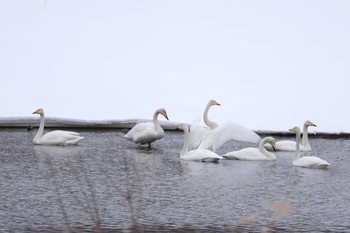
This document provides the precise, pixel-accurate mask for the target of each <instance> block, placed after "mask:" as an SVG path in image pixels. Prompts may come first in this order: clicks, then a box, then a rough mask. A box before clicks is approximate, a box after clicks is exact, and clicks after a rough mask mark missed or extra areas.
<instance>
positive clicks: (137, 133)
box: [124, 108, 169, 147]
mask: <svg viewBox="0 0 350 233" xmlns="http://www.w3.org/2000/svg"><path fill="white" fill-rule="evenodd" d="M159 114H161V115H163V116H164V117H165V118H166V119H167V120H169V118H168V115H167V113H166V111H165V109H164V108H160V109H157V110H156V111H155V112H154V114H153V121H152V122H144V123H138V124H136V125H135V126H134V127H132V129H130V131H129V132H128V133H127V134H125V135H124V138H126V139H129V140H131V141H133V142H135V143H138V144H140V145H144V144H148V147H151V143H152V142H154V141H156V140H158V139H161V138H163V136H164V130H163V129H162V127H160V125H159V122H158V115H159Z"/></svg>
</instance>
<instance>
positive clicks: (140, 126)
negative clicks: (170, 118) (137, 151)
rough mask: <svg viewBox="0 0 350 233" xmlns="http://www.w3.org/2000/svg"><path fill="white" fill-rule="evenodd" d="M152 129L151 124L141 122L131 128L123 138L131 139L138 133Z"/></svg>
mask: <svg viewBox="0 0 350 233" xmlns="http://www.w3.org/2000/svg"><path fill="white" fill-rule="evenodd" d="M152 127H154V125H153V123H152V122H143V123H138V124H136V125H135V126H134V127H132V128H131V129H130V130H129V132H128V133H127V134H125V135H124V137H125V138H129V139H132V138H133V137H134V136H135V135H137V134H139V133H140V132H143V131H146V130H148V129H149V128H152Z"/></svg>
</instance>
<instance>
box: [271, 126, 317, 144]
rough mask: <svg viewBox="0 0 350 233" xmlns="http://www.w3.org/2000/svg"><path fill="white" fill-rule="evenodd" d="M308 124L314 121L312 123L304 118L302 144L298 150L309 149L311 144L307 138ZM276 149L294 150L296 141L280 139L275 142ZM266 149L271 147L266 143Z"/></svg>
mask: <svg viewBox="0 0 350 233" xmlns="http://www.w3.org/2000/svg"><path fill="white" fill-rule="evenodd" d="M309 126H315V127H316V125H315V124H314V123H312V122H311V121H309V120H306V121H305V123H304V126H303V144H301V145H300V151H311V146H310V143H309V138H308V128H309ZM275 148H276V151H295V148H296V143H295V141H291V140H282V141H278V142H276V147H275ZM267 149H269V150H271V149H272V148H271V147H270V146H269V145H267Z"/></svg>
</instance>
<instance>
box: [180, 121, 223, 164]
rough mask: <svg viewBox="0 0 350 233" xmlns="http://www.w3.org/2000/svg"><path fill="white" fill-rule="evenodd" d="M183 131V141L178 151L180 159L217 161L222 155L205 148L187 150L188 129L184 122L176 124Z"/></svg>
mask: <svg viewBox="0 0 350 233" xmlns="http://www.w3.org/2000/svg"><path fill="white" fill-rule="evenodd" d="M178 129H181V130H183V131H184V133H185V142H184V146H183V148H182V151H181V153H180V159H183V160H190V161H201V162H218V161H219V160H220V159H222V156H220V155H218V154H216V153H215V152H212V151H210V150H205V149H196V150H190V151H189V150H188V143H189V130H188V126H187V125H186V124H181V125H179V126H178Z"/></svg>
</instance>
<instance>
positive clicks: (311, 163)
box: [289, 127, 330, 169]
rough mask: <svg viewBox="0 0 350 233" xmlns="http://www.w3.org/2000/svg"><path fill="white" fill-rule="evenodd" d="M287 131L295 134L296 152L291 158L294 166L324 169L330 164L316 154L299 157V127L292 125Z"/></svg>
mask: <svg viewBox="0 0 350 233" xmlns="http://www.w3.org/2000/svg"><path fill="white" fill-rule="evenodd" d="M289 131H292V132H294V133H295V135H296V141H297V143H296V148H295V150H296V153H295V157H294V159H293V165H294V166H296V167H305V168H319V169H326V168H328V167H329V166H330V164H329V163H328V162H327V161H326V160H323V159H320V158H319V157H316V156H303V157H301V158H300V129H299V127H294V128H292V129H289Z"/></svg>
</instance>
